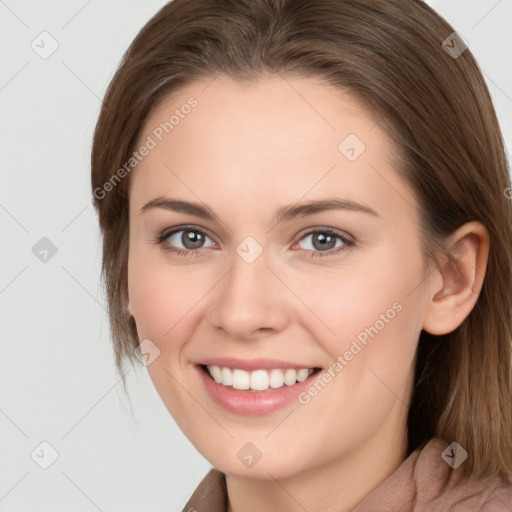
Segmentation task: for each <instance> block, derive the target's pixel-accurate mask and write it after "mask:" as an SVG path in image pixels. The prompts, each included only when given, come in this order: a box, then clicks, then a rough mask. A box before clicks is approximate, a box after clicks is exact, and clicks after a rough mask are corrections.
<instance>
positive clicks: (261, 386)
mask: <svg viewBox="0 0 512 512" xmlns="http://www.w3.org/2000/svg"><path fill="white" fill-rule="evenodd" d="M206 368H207V369H208V372H209V373H210V375H211V376H212V377H213V379H214V380H215V382H216V383H217V384H222V385H223V386H233V389H239V390H252V391H265V390H267V389H269V387H270V388H272V389H276V388H281V387H283V386H284V385H285V384H286V385H287V386H293V385H294V384H295V383H297V382H303V381H305V380H306V379H307V378H308V377H309V376H310V375H311V374H312V373H313V368H301V369H300V370H294V369H292V368H288V369H286V370H281V369H280V368H272V370H255V371H253V372H246V371H245V370H240V369H238V368H234V369H231V368H225V367H220V366H207V367H206Z"/></svg>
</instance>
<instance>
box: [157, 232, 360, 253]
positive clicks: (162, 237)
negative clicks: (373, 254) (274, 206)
mask: <svg viewBox="0 0 512 512" xmlns="http://www.w3.org/2000/svg"><path fill="white" fill-rule="evenodd" d="M180 231H194V232H196V233H201V234H202V235H204V236H206V237H208V235H207V234H206V233H205V232H204V231H203V230H201V229H198V228H196V227H195V226H180V227H179V228H175V229H172V230H171V231H165V230H164V231H162V232H161V233H160V234H159V235H158V236H157V237H155V238H154V239H153V241H154V243H156V244H158V245H161V246H162V248H163V249H164V250H165V251H168V252H171V253H173V254H176V255H178V256H193V257H196V256H200V249H201V248H199V249H179V248H176V247H173V246H171V245H168V244H166V241H167V239H168V238H169V237H170V236H171V235H174V234H175V233H179V232H180ZM316 233H322V234H328V235H334V236H336V237H338V238H339V239H340V240H341V241H342V242H343V245H342V246H341V247H337V248H335V249H329V250H327V251H316V250H308V249H301V250H302V251H306V252H307V253H310V254H309V255H308V256H309V257H312V258H315V257H321V258H322V257H328V256H333V255H335V254H339V253H340V252H342V251H345V250H347V249H348V248H350V247H353V246H354V245H355V241H353V240H351V239H349V238H347V237H345V236H343V235H341V234H340V233H339V232H338V231H336V230H334V229H332V228H321V229H312V230H310V231H308V232H306V233H304V235H303V236H302V237H301V238H300V239H299V241H300V240H303V239H304V238H306V237H307V236H309V235H312V234H313V235H314V234H316ZM208 238H209V237H208Z"/></svg>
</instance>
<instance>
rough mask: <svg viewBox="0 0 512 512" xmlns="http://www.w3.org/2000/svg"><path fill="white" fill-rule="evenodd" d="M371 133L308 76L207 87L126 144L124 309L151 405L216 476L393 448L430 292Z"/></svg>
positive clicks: (372, 457)
mask: <svg viewBox="0 0 512 512" xmlns="http://www.w3.org/2000/svg"><path fill="white" fill-rule="evenodd" d="M378 121H379V118H378V117H377V116H375V115H374V114H373V113H372V112H371V111H368V110H366V109H365V107H364V105H362V104H361V103H358V102H357V101H356V100H355V99H354V97H353V96H351V95H350V94H348V93H343V92H342V91H341V90H339V89H334V88H332V87H330V86H326V85H324V84H322V83H320V82H318V81H315V80H313V79H311V78H299V77H293V78H292V77H287V78H283V77H280V76H272V77H271V76H266V77H263V78H261V79H260V80H259V81H257V82H253V83H237V82H235V81H233V80H231V79H229V78H227V77H224V76H220V77H217V78H216V79H212V80H210V81H209V82H194V83H193V84H191V85H189V86H187V87H186V88H184V89H182V90H181V91H180V92H179V93H175V94H173V95H172V97H168V98H166V100H165V101H164V102H163V103H161V104H160V105H159V106H158V107H157V108H156V109H155V110H154V112H153V113H152V115H151V116H150V118H149V119H148V121H147V123H146V124H145V126H144V129H143V131H142V133H141V135H140V137H139V141H138V145H137V148H140V147H141V146H143V145H145V146H146V148H147V149H146V150H142V151H140V154H141V155H142V154H143V153H144V154H145V156H143V157H142V158H141V161H140V163H139V164H138V165H137V166H136V168H135V169H134V170H133V171H132V176H131V179H132V182H131V188H130V245H129V263H128V291H129V308H130V311H131V313H132V314H133V316H134V318H135V321H136V324H137V330H138V334H139V337H140V341H141V342H142V341H143V340H145V341H143V352H147V353H148V354H149V355H148V356H147V357H148V366H147V368H148V371H149V374H150V376H151V379H152V381H153V383H154V385H155V387H156V389H157V391H158V393H159V395H160V396H161V398H162V400H163V402H164V403H165V405H166V407H167V408H168V410H169V412H170V413H171V414H172V416H173V417H174V419H175V420H176V422H177V424H178V425H179V426H180V428H181V429H182V430H183V432H184V433H185V435H186V436H187V437H188V438H189V439H190V441H191V442H192V443H193V444H194V445H195V446H196V447H197V449H198V450H199V451H200V452H201V453H202V454H203V455H204V456H205V457H206V458H207V459H208V460H209V461H210V462H211V464H213V465H214V466H216V467H217V468H219V469H220V470H221V471H223V472H225V473H234V474H238V475H246V476H251V477H254V478H263V479H265V478H270V475H272V477H275V478H283V477H286V476H290V475H293V474H296V473H298V472H300V471H303V470H306V469H308V468H314V467H318V466H320V465H323V464H327V463H329V462H332V461H334V460H341V459H342V458H346V460H350V458H351V457H355V456H356V455H358V454H359V455H361V454H363V453H364V454H366V455H365V456H366V457H367V458H368V460H369V461H373V462H376V461H378V460H379V457H383V456H387V455H384V454H385V453H386V449H387V448H388V447H390V448H393V449H394V447H396V446H401V447H402V449H403V446H404V440H405V437H404V436H405V433H406V417H407V411H408V404H409V402H410V393H411V389H412V387H411V386H412V381H413V376H414V362H415V350H416V346H417V341H418V337H419V334H420V331H421V328H422V321H423V314H424V311H425V297H426V292H427V281H426V279H425V278H426V273H425V268H424V261H423V257H422V253H421V250H420V231H419V220H418V211H417V202H416V200H415V198H414V197H413V194H412V192H411V190H410V188H409V187H408V186H407V185H406V184H405V183H404V182H403V181H402V180H401V179H400V178H399V177H398V176H397V174H396V172H395V170H394V163H393V159H394V156H395V153H394V149H393V147H392V144H391V141H390V139H389V138H388V136H387V134H386V133H385V131H384V130H383V129H382V128H381V126H380V125H379V123H378ZM165 123H167V124H165ZM310 204H311V206H310V207H308V206H307V205H310ZM192 205H193V206H192ZM156 240H160V242H161V243H157V242H156ZM184 251H187V252H184ZM148 340H150V341H148ZM206 365H208V366H211V367H213V366H218V367H219V369H215V368H212V372H213V375H214V376H215V377H216V379H217V380H218V381H220V379H222V378H223V379H224V380H223V381H220V382H217V381H216V380H214V378H212V377H210V376H209V374H208V373H207V372H206V370H205V366H206ZM222 368H224V369H222ZM293 369H296V370H299V369H303V371H302V372H301V371H299V372H298V373H294V372H293V371H292V370H293ZM233 370H235V371H233ZM253 370H254V372H253ZM256 370H260V371H256ZM311 370H313V371H314V372H313V373H311ZM318 370H320V372H319V371H318ZM308 375H309V377H307V376H308ZM306 377H307V378H306ZM230 378H231V379H233V380H234V381H235V382H234V384H232V380H230ZM305 378H306V380H304V379H305ZM297 379H298V381H300V382H297ZM283 380H284V381H285V382H283ZM293 382H296V383H295V384H293ZM233 386H234V387H233ZM247 386H252V387H253V388H256V389H255V390H251V389H244V388H246V387H247ZM268 386H271V387H268ZM234 388H238V389H234ZM265 388H267V389H265ZM403 455H404V453H400V454H397V455H396V456H397V457H402V456H403ZM373 462H372V463H373Z"/></svg>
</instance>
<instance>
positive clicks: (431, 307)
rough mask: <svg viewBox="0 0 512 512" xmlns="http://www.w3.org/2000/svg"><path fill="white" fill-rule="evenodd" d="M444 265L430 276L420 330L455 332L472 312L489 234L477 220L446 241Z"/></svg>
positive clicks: (476, 297)
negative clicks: (448, 255)
mask: <svg viewBox="0 0 512 512" xmlns="http://www.w3.org/2000/svg"><path fill="white" fill-rule="evenodd" d="M446 251H447V252H448V253H449V254H450V255H451V258H448V257H447V256H446V254H445V255H444V257H443V256H442V255H441V257H443V262H442V263H441V265H439V266H438V267H437V268H436V269H435V270H434V271H433V272H432V273H431V274H430V277H429V288H428V296H427V302H426V309H425V315H424V318H423V326H422V327H423V329H424V330H425V331H427V332H429V333H430V334H435V335H440V334H447V333H449V332H452V331H454V330H455V329H456V328H457V327H458V326H459V325H460V324H461V323H462V322H463V321H464V319H465V318H466V317H467V316H468V315H469V313H470V312H471V310H472V309H473V307H474V305H475V303H476V301H477V299H478V296H479V295H480V291H481V289H482V284H483V282H484V277H485V271H486V269H487V261H488V258H489V233H488V231H487V229H486V227H485V226H484V225H483V224H482V223H480V222H477V221H472V222H468V223H466V224H464V225H463V226H461V227H460V228H459V229H457V231H455V233H453V234H452V235H451V236H450V237H449V238H448V240H447V245H446Z"/></svg>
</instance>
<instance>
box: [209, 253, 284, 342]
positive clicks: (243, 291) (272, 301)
mask: <svg viewBox="0 0 512 512" xmlns="http://www.w3.org/2000/svg"><path fill="white" fill-rule="evenodd" d="M231 263H232V264H231V267H230V269H229V271H228V273H227V274H226V275H225V277H224V278H223V279H222V280H221V282H220V283H219V284H218V285H217V286H216V287H215V288H216V293H214V294H212V296H211V301H210V307H209V311H208V313H207V318H208V320H209V322H210V325H211V326H213V328H214V329H216V330H218V331H222V332H223V334H225V335H228V336H229V337H231V338H233V339H236V340H251V339H256V338H259V337H262V336H269V335H272V334H275V333H278V332H280V331H282V330H283V329H285V328H286V326H287V325H288V323H289V321H290V312H291V311H290V309H289V308H288V301H290V300H291V297H290V292H289V290H287V288H286V286H285V285H284V284H283V282H282V281H281V280H280V279H279V278H278V277H277V276H276V274H279V272H276V270H274V269H273V268H272V269H271V268H269V267H270V265H269V261H268V258H267V254H266V252H265V251H263V253H262V254H261V255H260V256H259V257H258V258H257V259H256V260H255V261H253V262H252V263H248V262H247V261H245V260H244V259H243V258H242V257H240V256H239V254H237V253H236V252H234V254H233V257H232V259H231Z"/></svg>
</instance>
